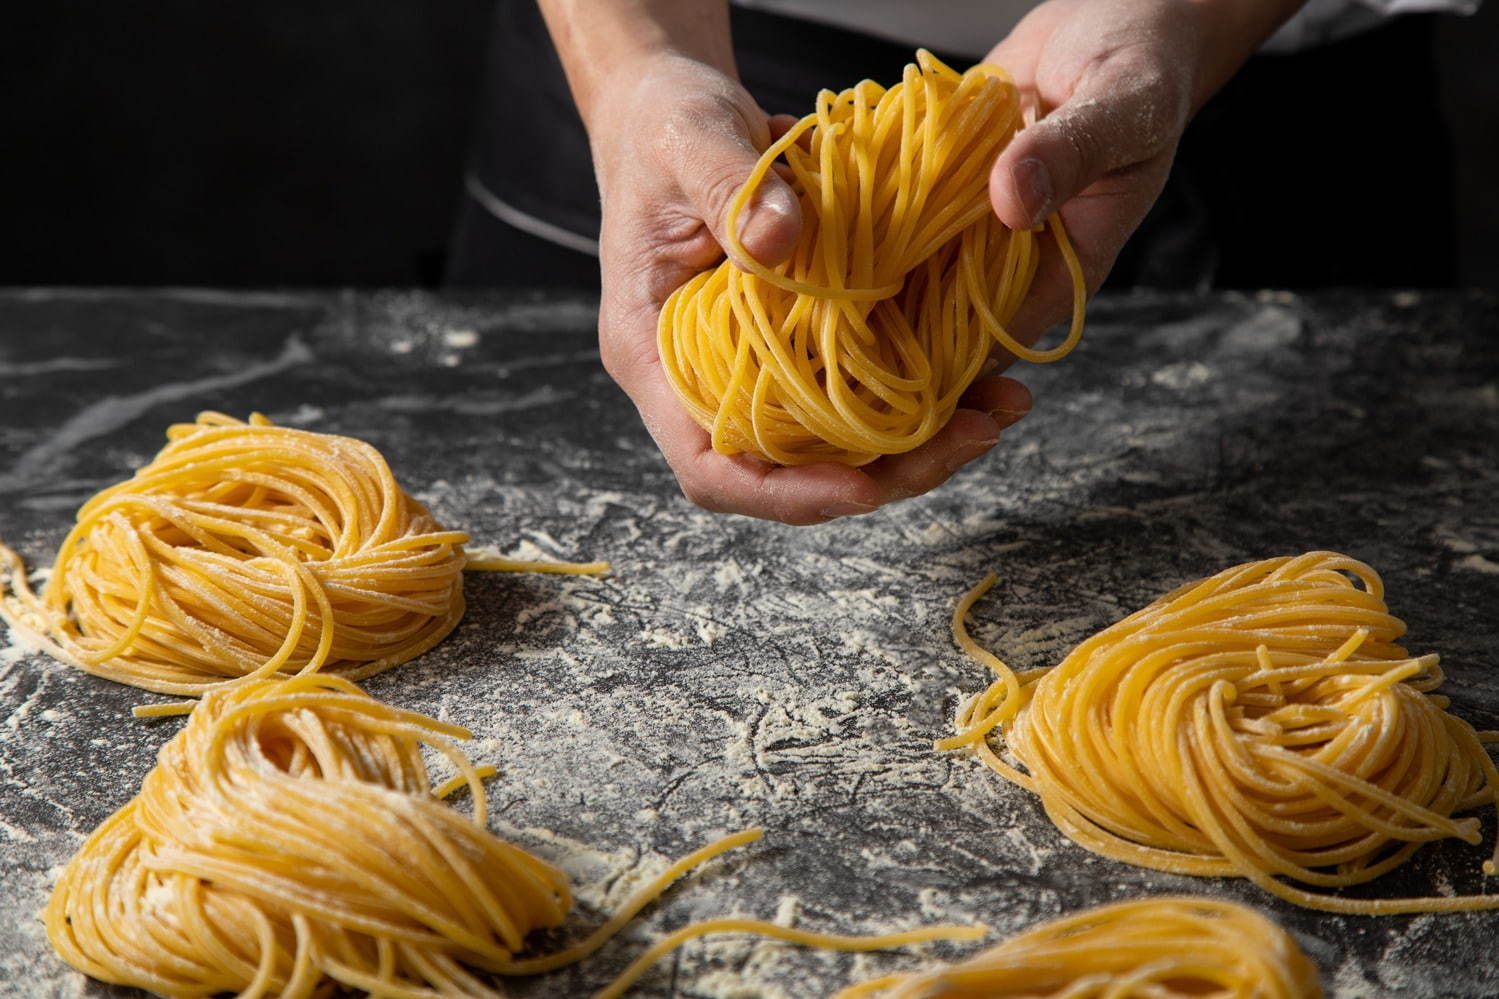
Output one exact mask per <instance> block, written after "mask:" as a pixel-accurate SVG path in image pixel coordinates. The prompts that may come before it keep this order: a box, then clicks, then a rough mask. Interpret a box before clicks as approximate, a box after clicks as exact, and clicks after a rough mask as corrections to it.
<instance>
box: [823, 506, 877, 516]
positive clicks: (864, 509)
mask: <svg viewBox="0 0 1499 999" xmlns="http://www.w3.org/2000/svg"><path fill="white" fill-rule="evenodd" d="M878 509H879V507H877V506H870V505H869V504H868V503H834V504H833V505H832V506H830V507H824V508H823V511H822V515H823V516H824V517H857V516H859V515H860V514H865V513H874V512H875V511H876V510H878Z"/></svg>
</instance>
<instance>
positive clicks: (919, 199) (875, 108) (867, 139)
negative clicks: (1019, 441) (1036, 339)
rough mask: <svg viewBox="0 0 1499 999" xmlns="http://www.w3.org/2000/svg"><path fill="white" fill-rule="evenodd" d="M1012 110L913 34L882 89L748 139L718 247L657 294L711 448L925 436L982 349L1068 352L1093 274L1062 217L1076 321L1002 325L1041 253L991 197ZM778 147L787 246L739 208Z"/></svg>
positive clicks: (810, 451) (1059, 231)
mask: <svg viewBox="0 0 1499 999" xmlns="http://www.w3.org/2000/svg"><path fill="white" fill-rule="evenodd" d="M1021 125H1022V108H1021V99H1020V93H1019V91H1018V89H1017V88H1016V86H1015V84H1014V82H1013V81H1012V80H1011V79H1010V77H1009V75H1008V74H1007V73H1006V72H1005V71H1004V70H1003V69H1000V68H999V67H996V66H975V67H974V68H972V69H970V70H968V71H967V72H965V73H958V72H955V71H954V70H952V69H950V68H948V67H947V66H945V65H943V64H942V63H941V62H940V61H939V60H937V59H936V58H934V57H933V56H932V55H931V54H930V53H929V52H924V51H923V52H919V53H917V61H916V63H915V64H913V65H908V66H907V67H906V69H905V73H904V76H903V77H902V79H901V82H900V83H898V84H896V85H894V86H892V87H890V88H889V89H888V90H887V89H886V88H884V87H882V86H880V85H879V84H877V83H874V82H872V81H869V80H865V81H864V82H862V83H860V84H858V85H857V86H855V87H852V88H850V89H847V90H844V91H843V92H841V93H837V94H835V93H833V92H832V91H828V90H825V91H823V92H822V93H821V94H819V95H818V98H817V107H816V110H815V111H814V112H813V113H812V114H810V115H807V116H806V117H804V118H803V119H801V121H800V122H798V123H797V124H796V125H794V126H793V127H792V128H791V129H790V130H789V131H787V132H786V133H785V134H784V135H783V136H782V137H781V138H780V139H778V140H777V141H776V142H774V143H773V144H772V145H771V146H770V147H769V148H768V149H767V150H766V151H765V153H764V155H763V156H762V157H761V158H760V161H759V163H758V164H757V165H756V166H755V169H754V171H753V172H752V173H751V175H750V178H749V180H748V181H747V182H746V183H745V185H744V187H743V189H742V190H741V191H740V192H739V194H738V195H737V197H736V198H735V199H734V201H733V202H732V204H731V206H730V208H729V212H728V221H727V242H728V245H727V247H726V248H725V249H726V251H727V253H728V259H726V260H725V261H723V262H722V263H721V264H719V265H718V266H717V267H716V268H713V269H711V270H707V271H704V272H702V273H701V274H698V275H697V276H695V277H693V278H691V279H690V280H689V281H687V282H686V283H685V284H683V285H682V286H681V287H680V288H678V289H677V290H676V291H675V292H674V293H673V294H672V296H671V297H670V299H668V301H667V302H666V304H665V306H664V307H663V308H662V311H661V316H660V321H659V329H658V338H657V340H658V344H657V346H658V350H659V353H660V357H661V362H662V365H663V368H664V370H665V372H666V375H667V377H668V379H669V380H670V382H671V384H672V386H673V388H674V389H675V390H676V393H677V396H678V398H679V399H680V400H681V401H682V404H683V405H684V406H685V407H686V409H687V411H688V413H690V414H691V416H692V418H693V419H694V420H695V421H696V422H697V423H698V424H699V425H700V426H702V427H703V428H704V429H706V430H707V431H709V433H710V434H711V436H712V444H713V447H714V448H715V449H716V450H718V451H719V452H721V453H723V454H738V453H741V452H743V453H748V454H752V455H756V456H758V457H760V458H763V459H765V460H767V461H772V462H776V463H779V464H782V465H799V464H807V463H811V462H822V461H832V462H839V463H842V464H846V465H862V464H865V463H866V462H869V461H873V460H874V459H875V458H877V457H879V456H880V455H887V454H900V453H902V452H905V451H910V450H911V449H913V448H915V447H918V446H920V445H921V444H922V443H924V442H925V441H927V440H929V439H930V438H931V437H932V435H933V434H935V433H936V432H937V431H938V430H939V429H941V427H942V426H943V425H944V424H946V423H947V421H948V420H949V419H950V418H951V416H952V414H953V412H954V410H955V409H956V408H957V406H958V401H959V398H960V397H961V395H962V394H963V392H964V390H965V389H967V388H968V386H969V385H970V384H972V383H973V381H974V379H975V378H977V377H978V376H979V374H980V372H981V371H982V370H983V368H984V365H985V363H986V362H987V361H988V359H989V356H990V354H991V352H992V351H994V350H997V349H1003V350H1006V351H1008V352H1009V353H1011V354H1013V355H1014V356H1016V357H1020V358H1023V359H1026V360H1031V361H1050V360H1055V359H1057V358H1059V357H1062V356H1063V355H1065V354H1066V353H1068V352H1069V351H1070V350H1072V348H1073V347H1074V346H1076V344H1077V342H1078V339H1079V337H1080V336H1081V335H1082V324H1083V310H1084V300H1085V298H1086V288H1085V285H1084V281H1083V275H1082V270H1081V268H1080V266H1079V264H1078V261H1077V258H1076V255H1075V254H1074V253H1073V252H1072V248H1071V246H1070V245H1069V244H1068V242H1067V235H1066V232H1065V230H1064V229H1063V228H1062V225H1061V222H1060V221H1059V220H1058V219H1057V218H1056V217H1052V218H1051V219H1050V220H1049V222H1048V225H1049V227H1050V230H1051V232H1052V235H1053V236H1054V238H1055V239H1056V241H1057V243H1058V246H1059V248H1060V249H1061V253H1062V258H1063V260H1064V262H1065V263H1066V266H1067V268H1068V270H1069V272H1070V274H1071V276H1072V282H1073V320H1072V328H1071V329H1070V331H1069V332H1068V334H1067V336H1066V338H1065V339H1064V340H1063V341H1062V342H1061V343H1060V344H1059V345H1058V346H1056V347H1053V348H1051V349H1048V350H1035V349H1032V348H1031V347H1029V346H1027V345H1026V344H1023V343H1021V342H1019V341H1018V340H1016V338H1015V337H1014V336H1012V335H1011V334H1010V332H1009V331H1008V330H1007V326H1008V324H1009V323H1010V321H1011V320H1012V319H1013V318H1014V316H1015V313H1016V311H1017V310H1018V309H1019V308H1020V305H1021V303H1022V302H1023V301H1024V300H1025V298H1026V296H1027V294H1028V293H1029V291H1030V287H1031V283H1032V281H1033V279H1034V277H1035V275H1036V270H1037V265H1038V261H1039V252H1040V251H1039V247H1038V245H1037V239H1036V235H1037V234H1036V232H1033V231H1031V230H1017V231H1011V230H1010V229H1008V228H1007V227H1005V225H1004V224H1003V223H1001V222H1000V221H999V219H998V218H997V217H996V216H995V214H994V212H993V210H992V209H991V208H990V204H989V195H988V183H989V171H990V168H991V166H992V165H993V163H994V161H995V158H996V157H997V156H998V155H999V153H1000V151H1002V150H1003V149H1004V148H1005V146H1006V145H1007V144H1008V143H1009V141H1010V140H1011V138H1012V137H1013V136H1014V135H1015V134H1016V132H1017V131H1018V130H1019V128H1020V127H1021ZM778 161H783V162H784V169H785V170H786V171H787V172H788V173H789V180H790V184H791V186H792V188H793V190H794V191H795V192H796V194H797V196H798V199H799V201H800V205H801V218H802V228H801V234H800V237H799V240H798V242H797V245H796V248H795V250H794V251H793V253H792V256H791V258H790V259H789V260H787V261H785V262H784V263H782V264H779V265H777V266H776V267H774V268H770V267H766V266H764V265H762V264H761V263H759V262H758V261H756V260H755V259H754V258H753V257H752V256H751V255H750V254H749V252H748V251H747V250H746V249H745V248H744V245H743V243H742V242H741V240H740V238H739V221H740V219H739V217H740V215H741V213H742V212H743V211H744V209H745V207H746V205H748V203H749V200H750V199H751V198H752V197H753V195H754V193H755V191H756V190H757V189H758V187H759V185H760V184H761V183H762V182H763V181H764V179H765V177H766V176H767V174H768V172H769V171H770V170H771V169H773V168H774V167H775V166H776V164H777V162H778Z"/></svg>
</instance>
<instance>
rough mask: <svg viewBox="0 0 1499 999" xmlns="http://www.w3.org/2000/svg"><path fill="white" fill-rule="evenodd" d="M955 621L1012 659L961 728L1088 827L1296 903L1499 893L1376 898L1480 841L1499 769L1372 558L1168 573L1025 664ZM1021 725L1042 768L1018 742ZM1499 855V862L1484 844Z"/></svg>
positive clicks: (981, 654) (1349, 907)
mask: <svg viewBox="0 0 1499 999" xmlns="http://www.w3.org/2000/svg"><path fill="white" fill-rule="evenodd" d="M993 582H994V577H993V576H990V577H989V578H987V579H985V580H984V581H983V582H981V583H980V584H979V585H978V586H976V587H974V589H973V590H971V591H970V592H969V593H968V594H967V595H966V596H965V597H964V598H963V599H962V600H961V601H960V602H959V604H958V607H957V609H956V611H955V612H954V615H953V634H954V637H955V638H956V640H957V641H958V643H959V645H960V646H961V647H962V648H963V649H965V650H966V651H967V652H968V653H969V654H970V655H971V656H972V657H973V658H975V659H976V660H978V661H980V662H983V663H985V664H987V665H988V666H989V667H990V668H991V669H992V670H993V671H994V672H995V674H996V675H997V676H996V679H995V681H994V682H993V684H992V685H991V686H990V687H989V688H988V689H987V690H986V691H984V692H983V693H981V694H980V695H978V696H976V697H974V698H972V699H970V700H968V701H967V702H966V703H965V704H964V705H963V707H962V708H961V709H960V711H959V715H958V719H957V725H958V730H959V731H958V734H957V735H956V736H954V737H953V738H950V739H945V740H943V741H941V742H939V743H938V744H937V745H938V747H939V748H941V749H960V748H965V747H968V748H972V749H973V750H974V751H976V752H977V753H978V755H979V756H980V757H981V758H982V759H983V760H984V762H985V763H987V764H988V765H989V766H990V767H992V768H993V769H994V770H995V771H997V772H998V773H999V774H1000V775H1001V776H1003V777H1005V778H1006V779H1007V780H1010V781H1012V782H1014V783H1015V784H1018V785H1020V786H1021V787H1023V788H1026V789H1028V790H1030V791H1032V792H1034V793H1035V794H1036V795H1038V796H1039V797H1040V799H1041V803H1042V805H1043V806H1044V807H1045V809H1046V813H1047V815H1048V816H1050V817H1051V819H1052V821H1053V822H1055V823H1056V825H1057V827H1058V828H1059V829H1060V830H1061V831H1062V832H1063V833H1065V834H1066V835H1067V836H1068V837H1069V838H1071V839H1072V840H1073V841H1074V842H1076V843H1078V844H1079V845H1081V846H1084V847H1086V848H1087V849H1089V850H1092V851H1093V852H1095V853H1098V854H1101V855H1103V856H1105V857H1110V858H1113V859H1116V860H1122V861H1125V862H1127V863H1131V864H1137V865H1140V866H1143V867H1150V868H1154V869H1156V870H1161V871H1169V872H1173V873H1178V874H1191V875H1207V876H1239V877H1244V878H1248V879H1249V880H1251V881H1253V882H1254V883H1255V884H1257V885H1259V886H1260V887H1261V888H1263V889H1264V890H1266V891H1268V892H1272V893H1273V894H1275V895H1278V896H1280V897H1281V898H1283V899H1286V900H1288V901H1291V902H1294V903H1296V904H1298V905H1303V906H1307V907H1310V908H1314V909H1322V910H1325V911H1329V912H1345V913H1364V914H1390V913H1407V912H1445V911H1457V910H1472V909H1490V908H1499V896H1488V895H1484V896H1459V897H1434V898H1390V899H1359V898H1349V897H1343V896H1338V895H1332V894H1327V893H1325V892H1321V891H1313V890H1308V889H1307V888H1303V887H1299V886H1298V885H1297V884H1296V883H1298V882H1299V883H1300V884H1302V885H1307V886H1311V888H1320V889H1330V888H1338V887H1343V886H1348V885H1357V884H1362V883H1365V882H1368V881H1371V880H1373V879H1375V878H1377V877H1379V876H1380V875H1382V874H1384V873H1386V872H1387V871H1390V870H1392V869H1394V868H1395V867H1398V866H1399V865H1400V864H1402V863H1404V862H1405V861H1406V860H1407V859H1408V858H1409V857H1410V856H1411V854H1413V853H1414V852H1415V851H1416V850H1417V849H1418V848H1419V847H1420V846H1421V845H1422V844H1423V843H1427V842H1431V841H1433V840H1438V839H1444V838H1448V837H1455V838H1457V839H1460V840H1463V841H1465V842H1468V843H1478V842H1479V839H1480V834H1479V823H1478V820H1477V819H1476V818H1472V817H1469V818H1454V817H1453V816H1454V815H1455V814H1456V813H1458V812H1462V811H1465V810H1468V809H1472V808H1475V807H1478V806H1481V805H1490V804H1496V803H1499V796H1496V792H1499V772H1496V770H1495V766H1494V763H1493V761H1492V760H1491V759H1490V757H1489V754H1488V752H1487V751H1486V749H1485V746H1484V744H1485V743H1488V742H1493V741H1496V740H1499V733H1493V732H1476V731H1474V729H1473V728H1472V726H1470V725H1469V724H1468V723H1467V722H1465V721H1463V720H1461V719H1459V718H1457V717H1455V716H1454V715H1452V714H1450V713H1448V711H1447V710H1446V709H1447V706H1448V702H1447V699H1446V698H1445V697H1443V696H1442V695H1440V694H1438V693H1436V691H1437V689H1438V688H1439V687H1440V686H1441V684H1442V679H1443V677H1442V671H1441V668H1440V667H1439V666H1438V663H1437V656H1435V655H1424V656H1412V655H1410V654H1409V653H1408V652H1407V651H1406V650H1405V649H1404V648H1402V647H1401V646H1400V645H1399V644H1397V640H1398V639H1399V638H1400V636H1401V635H1403V634H1404V633H1405V625H1404V624H1403V623H1402V622H1401V621H1400V619H1399V618H1397V617H1395V616H1393V615H1392V614H1390V612H1389V609H1388V607H1387V606H1386V605H1385V601H1384V586H1383V583H1382V582H1381V580H1380V578H1379V574H1378V573H1376V572H1375V571H1374V570H1373V569H1372V568H1370V567H1369V566H1367V565H1365V564H1364V563H1362V562H1359V561H1357V560H1355V559H1352V558H1349V557H1348V556H1346V555H1340V554H1337V553H1335V552H1325V551H1316V552H1308V553H1306V554H1304V555H1299V556H1296V557H1282V558H1270V559H1265V560H1263V561H1258V562H1249V563H1246V564H1244V565H1238V566H1234V567H1233V568H1230V569H1226V570H1224V571H1223V572H1220V573H1218V574H1217V575H1215V576H1212V577H1210V578H1208V579H1204V580H1200V581H1197V582H1194V583H1190V584H1188V585H1186V586H1183V587H1181V588H1180V589H1178V590H1176V591H1175V592H1173V593H1169V594H1167V595H1166V596H1164V597H1161V598H1160V599H1159V600H1156V601H1155V602H1154V603H1152V604H1150V605H1149V606H1148V607H1145V608H1144V609H1142V610H1139V611H1136V612H1135V613H1134V614H1131V615H1130V616H1128V617H1126V618H1125V619H1124V620H1122V621H1119V622H1118V623H1117V624H1114V625H1112V626H1110V627H1108V628H1106V629H1104V630H1103V631H1101V632H1099V633H1098V634H1097V635H1094V636H1093V637H1092V638H1089V639H1088V640H1087V641H1085V642H1083V643H1082V644H1081V645H1079V646H1078V647H1077V648H1076V649H1074V650H1073V651H1072V652H1071V653H1069V654H1068V655H1067V657H1066V658H1065V659H1063V660H1062V662H1061V663H1060V664H1058V665H1057V666H1055V667H1053V668H1041V669H1034V670H1030V671H1028V672H1025V673H1021V674H1019V675H1017V674H1015V673H1014V672H1013V671H1012V670H1011V669H1010V668H1009V667H1008V666H1006V665H1005V664H1004V663H1003V662H1002V661H1000V660H999V659H998V658H997V657H995V656H994V655H993V654H991V653H989V652H987V651H986V650H984V649H982V648H981V647H979V646H978V645H977V643H975V642H974V641H973V639H972V638H971V637H970V636H969V634H968V630H967V626H966V617H967V614H968V612H969V609H970V608H971V607H972V606H973V603H974V602H975V601H976V600H977V599H978V598H979V597H980V596H982V595H983V593H984V592H985V591H986V590H987V589H988V588H989V587H990V586H991V585H992V584H993ZM1001 733H1002V735H1003V739H1004V746H1005V747H1006V748H1007V749H1008V751H1009V753H1010V754H1011V755H1012V756H1013V758H1014V759H1015V760H1016V761H1018V762H1019V764H1020V765H1021V766H1022V767H1023V768H1024V770H1023V771H1022V770H1020V769H1017V768H1016V767H1015V766H1012V765H1011V764H1010V763H1008V762H1007V761H1005V760H1004V759H1001V758H1000V756H999V755H998V754H997V753H996V752H995V750H994V748H993V747H992V746H991V745H990V744H989V742H988V740H989V739H990V738H992V737H995V736H998V735H1000V734H1001ZM1484 870H1485V872H1486V873H1490V874H1492V873H1494V870H1495V868H1494V861H1493V860H1490V861H1488V862H1487V863H1485V865H1484Z"/></svg>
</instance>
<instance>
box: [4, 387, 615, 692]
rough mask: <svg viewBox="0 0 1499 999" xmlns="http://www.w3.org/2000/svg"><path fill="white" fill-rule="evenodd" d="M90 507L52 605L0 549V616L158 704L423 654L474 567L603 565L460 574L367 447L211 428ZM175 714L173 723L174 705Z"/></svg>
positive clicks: (55, 580) (59, 562) (246, 427)
mask: <svg viewBox="0 0 1499 999" xmlns="http://www.w3.org/2000/svg"><path fill="white" fill-rule="evenodd" d="M167 440H168V443H167V446H166V447H165V448H163V449H162V451H161V452H160V453H159V454H158V455H157V456H156V457H155V458H154V459H152V460H151V461H150V462H149V463H148V464H146V465H145V466H144V467H142V468H141V469H139V470H138V471H137V472H136V473H135V475H134V476H133V477H131V478H130V479H127V480H126V481H124V482H121V483H119V484H117V485H114V486H111V487H110V488H108V489H105V490H104V491H103V492H100V493H99V494H98V495H96V496H94V497H93V498H92V499H90V500H89V501H88V502H87V503H85V504H84V505H83V507H82V508H81V509H80V510H79V511H78V517H77V523H76V524H75V526H74V527H73V529H72V531H71V532H70V533H69V534H68V536H67V538H66V539H65V540H64V541H63V543H62V546H61V547H60V548H59V550H58V553H57V558H56V560H55V561H54V563H53V568H52V575H51V578H50V579H48V581H47V584H46V587H45V588H44V589H43V591H42V593H41V595H40V596H38V595H37V594H36V593H34V592H33V591H32V589H31V587H30V584H29V583H28V581H27V578H26V572H25V568H24V566H23V565H22V563H21V559H20V557H19V556H18V555H17V554H16V553H15V552H14V551H12V550H10V549H9V548H6V547H5V546H3V545H0V566H3V568H4V569H5V570H7V571H8V575H9V582H10V588H11V590H12V591H13V593H14V595H13V596H10V597H5V596H4V595H3V589H0V618H3V619H4V620H5V621H6V623H7V624H9V625H10V626H11V627H12V628H13V629H15V630H16V631H17V632H18V633H19V634H21V635H22V636H24V637H25V638H26V639H27V640H28V641H30V642H31V643H33V644H35V645H37V646H39V647H40V648H42V649H44V650H46V651H47V652H48V653H50V654H51V655H52V656H54V657H55V658H57V659H60V660H62V661H64V662H67V663H71V664H72V665H74V666H77V667H79V668H80V669H84V670H87V671H88V672H90V673H93V674H95V675H98V676H103V677H107V678H109V679H111V680H116V681H119V682H121V683H127V684H131V685H132V686H136V687H141V688H144V689H146V690H152V691H156V692H157V693H163V694H179V695H187V696H197V695H200V694H202V693H204V692H205V691H208V690H212V689H214V688H215V687H218V686H221V685H223V684H225V683H234V682H242V681H244V680H247V679H259V678H263V677H268V676H273V675H276V674H281V673H285V674H298V673H312V672H317V671H320V670H330V671H333V672H337V673H339V674H340V675H343V676H347V677H350V678H352V679H360V678H363V677H367V676H371V675H373V674H375V673H379V672H381V671H382V670H386V669H389V668H390V667H392V666H395V665H397V664H399V663H403V662H405V661H407V660H408V659H411V658H413V657H415V656H418V655H420V654H421V653H423V652H425V651H426V650H428V649H430V648H431V647H432V646H434V645H436V644H437V643H438V642H440V641H441V640H442V639H443V638H444V637H445V636H446V635H447V634H448V633H449V632H450V631H452V630H453V628H454V627H455V626H456V625H457V623H458V621H459V619H460V618H461V617H462V616H463V609H464V605H463V570H464V569H465V568H470V569H490V570H500V571H538V570H539V571H547V572H567V573H598V572H603V571H606V570H607V569H608V564H607V563H602V562H595V563H588V564H576V563H557V564H546V563H534V562H522V561H515V560H507V559H500V558H486V559H480V560H476V561H473V562H469V561H467V560H466V558H465V555H464V550H463V545H464V543H465V542H467V541H468V535H467V534H464V533H463V532H461V531H448V530H444V529H443V528H442V527H440V526H439V525H438V524H437V523H436V522H435V521H434V520H433V519H432V516H431V514H429V513H428V512H427V510H426V508H425V507H423V506H422V505H421V504H420V503H418V502H417V501H416V500H414V499H412V498H411V497H410V496H409V495H407V494H406V493H405V492H404V491H403V490H402V489H401V487H400V486H399V485H398V484H397V483H396V480H395V477H394V476H393V475H392V474H391V471H390V467H389V466H388V465H387V464H386V462H385V459H384V458H383V457H382V456H381V454H380V452H379V451H377V450H376V449H375V448H374V447H372V446H371V445H369V444H366V443H365V442H363V441H359V440H354V439H353V438H349V437H339V436H335V435H333V434H320V433H314V432H312V431H309V430H298V429H294V428H290V427H278V426H274V425H272V424H271V422H270V421H269V420H267V419H266V418H265V417H263V416H261V415H259V414H255V415H253V416H251V418H250V420H249V422H248V423H245V422H241V421H239V420H236V419H233V418H232V417H228V416H225V415H223V414H221V413H212V412H208V413H202V414H200V415H199V416H198V419H197V422H195V423H184V424H177V425H175V426H173V427H171V428H170V429H169V430H168V431H167ZM164 710H168V711H170V710H174V709H173V708H171V707H168V708H166V709H164Z"/></svg>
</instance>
